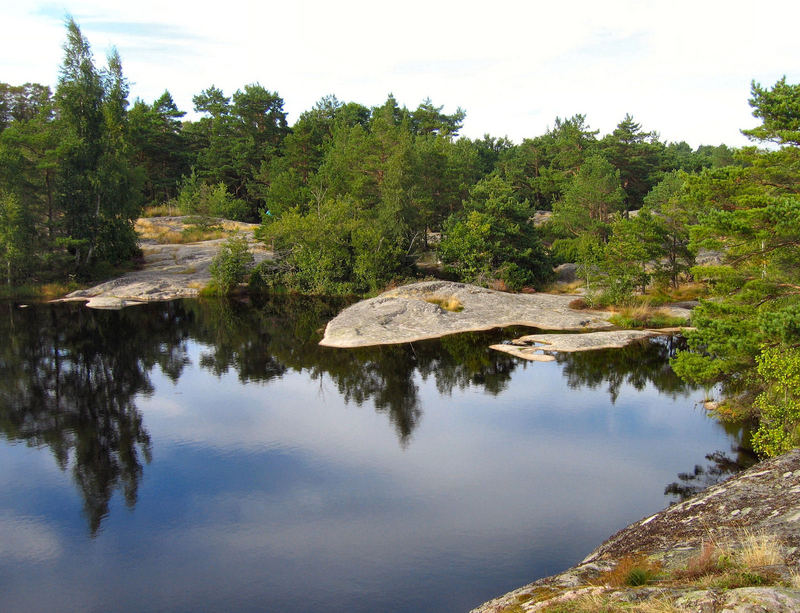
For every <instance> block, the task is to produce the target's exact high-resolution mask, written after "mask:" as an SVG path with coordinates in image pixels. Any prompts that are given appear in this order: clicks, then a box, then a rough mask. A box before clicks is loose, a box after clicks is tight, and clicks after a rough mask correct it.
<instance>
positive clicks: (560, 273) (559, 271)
mask: <svg viewBox="0 0 800 613" xmlns="http://www.w3.org/2000/svg"><path fill="white" fill-rule="evenodd" d="M553 272H554V273H556V280H557V281H560V282H561V283H572V282H573V281H574V280H575V279H577V278H578V267H577V266H576V265H575V264H572V263H569V262H568V263H566V264H559V265H558V266H556V267H555V268H554V269H553Z"/></svg>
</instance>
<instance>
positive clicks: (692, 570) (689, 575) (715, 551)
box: [672, 541, 725, 580]
mask: <svg viewBox="0 0 800 613" xmlns="http://www.w3.org/2000/svg"><path fill="white" fill-rule="evenodd" d="M724 556H725V553H724V552H723V551H722V550H721V549H720V548H719V547H718V546H717V544H716V543H714V542H713V541H707V542H705V543H703V545H702V546H701V548H700V551H699V552H698V554H697V555H696V556H693V557H692V558H690V559H689V562H688V563H687V564H686V569H684V570H676V571H674V572H673V573H672V574H673V576H674V577H675V578H676V579H688V580H693V579H699V578H700V577H704V576H706V575H711V574H714V573H717V572H720V570H721V566H722V564H721V561H722V559H723V557H724Z"/></svg>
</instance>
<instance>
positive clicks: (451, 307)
mask: <svg viewBox="0 0 800 613" xmlns="http://www.w3.org/2000/svg"><path fill="white" fill-rule="evenodd" d="M425 302H430V303H431V304H435V305H436V306H438V307H439V308H442V309H444V310H445V311H450V312H452V313H458V312H459V311H463V310H464V305H463V304H461V301H460V300H459V299H458V298H456V297H455V296H449V297H441V296H428V297H427V298H425Z"/></svg>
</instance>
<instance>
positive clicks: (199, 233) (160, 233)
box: [136, 218, 233, 245]
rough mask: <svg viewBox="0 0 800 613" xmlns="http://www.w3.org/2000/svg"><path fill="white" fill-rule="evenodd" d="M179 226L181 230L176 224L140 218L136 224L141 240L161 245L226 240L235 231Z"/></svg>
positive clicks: (221, 228) (217, 227) (218, 227)
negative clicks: (169, 224)
mask: <svg viewBox="0 0 800 613" xmlns="http://www.w3.org/2000/svg"><path fill="white" fill-rule="evenodd" d="M179 225H180V226H181V229H180V230H178V229H177V228H176V226H175V224H173V225H171V226H168V225H165V224H163V223H158V222H154V221H151V220H150V219H145V218H140V219H139V220H137V222H136V232H137V233H138V234H139V237H140V238H142V239H145V240H152V241H155V242H156V243H158V244H160V245H177V244H185V243H196V242H198V241H207V240H213V239H217V238H226V237H227V236H230V234H231V232H232V231H233V230H228V229H226V228H224V227H220V226H215V227H210V228H199V227H197V226H192V225H183V224H179Z"/></svg>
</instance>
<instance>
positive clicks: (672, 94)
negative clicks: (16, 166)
mask: <svg viewBox="0 0 800 613" xmlns="http://www.w3.org/2000/svg"><path fill="white" fill-rule="evenodd" d="M203 4H204V3H199V2H196V1H193V2H186V1H183V0H169V1H167V0H137V1H136V2H125V3H121V2H116V1H113V0H103V1H99V0H63V1H56V2H38V1H36V0H33V1H31V0H27V1H21V0H13V1H12V0H0V17H1V18H2V22H3V36H2V37H0V81H2V82H6V83H12V84H21V83H24V82H39V83H44V84H47V85H50V86H52V87H54V86H55V84H56V81H57V79H58V67H59V65H60V63H61V61H62V59H63V49H62V47H63V44H64V41H65V39H66V31H65V28H64V20H65V17H66V16H67V15H71V16H72V17H73V18H74V19H75V21H76V22H77V23H78V25H79V26H80V27H81V30H82V32H83V34H84V36H85V37H86V38H87V39H88V40H89V42H90V44H91V45H92V50H93V52H94V54H95V61H96V64H97V65H98V67H100V66H103V65H105V57H106V55H107V53H108V51H109V50H110V49H111V48H112V46H116V48H117V49H118V51H119V53H120V55H121V57H122V62H123V70H124V73H125V75H126V76H127V78H128V79H129V80H130V82H131V100H133V99H135V98H141V99H142V100H144V101H146V102H152V101H154V100H155V99H156V98H158V97H159V96H160V95H161V94H162V93H163V92H164V90H165V89H168V90H169V91H170V93H171V94H172V96H173V98H174V99H175V102H176V103H177V104H178V106H179V108H180V109H181V110H184V111H187V113H188V114H187V117H189V118H192V117H193V116H194V117H196V115H194V113H193V109H192V96H194V95H195V94H197V93H199V92H201V91H202V90H204V89H206V88H207V87H209V86H211V85H215V86H216V87H219V88H221V89H222V90H223V91H224V92H225V93H226V95H231V94H232V93H233V92H234V91H236V90H237V89H240V88H242V87H243V86H244V85H246V84H249V83H260V84H261V85H262V86H264V87H265V88H266V89H268V90H270V91H273V92H277V93H278V94H279V95H280V96H281V97H282V98H283V100H284V110H285V111H286V112H287V113H288V120H289V123H290V125H291V124H292V123H294V121H295V120H296V119H297V118H298V116H299V115H300V113H302V112H303V111H305V110H308V109H310V108H311V107H312V106H313V105H314V103H315V102H316V101H318V100H319V99H320V98H322V97H323V96H325V95H328V94H334V95H335V96H336V97H337V98H338V99H339V100H341V101H345V102H350V101H352V102H358V103H361V104H364V105H366V106H377V105H380V104H382V103H383V102H384V101H385V100H386V98H387V96H388V94H389V93H392V94H393V95H394V96H395V98H396V99H397V100H398V102H399V103H400V104H401V105H405V106H407V107H409V108H411V109H413V108H416V107H417V105H419V104H420V103H421V102H422V101H423V100H425V99H426V98H430V99H431V100H432V102H433V103H434V104H435V105H437V106H443V107H444V109H443V111H444V112H446V113H452V112H454V111H455V110H456V109H457V108H458V107H461V108H463V109H464V110H465V111H466V113H467V116H466V120H465V122H464V127H463V129H462V131H461V134H462V135H464V136H468V137H470V138H479V137H481V136H482V135H484V134H487V133H488V134H491V135H492V136H496V137H500V136H508V137H509V138H511V139H512V140H513V141H515V142H520V141H521V140H522V139H523V138H529V137H535V136H538V135H540V134H543V133H544V132H545V131H546V130H547V129H548V128H549V127H551V126H552V125H553V122H554V120H555V118H556V117H570V116H572V115H574V114H576V113H581V114H583V115H585V116H586V120H587V123H588V124H589V126H590V127H592V128H593V129H596V130H599V131H600V134H601V135H602V134H606V133H608V132H611V131H612V130H613V129H614V127H615V126H616V124H617V123H618V122H619V121H620V120H621V119H622V118H623V117H624V116H625V114H626V113H630V114H631V115H632V116H633V117H634V119H635V120H636V121H638V122H639V123H640V124H641V125H642V128H643V129H644V130H647V131H656V132H658V133H659V135H660V138H661V139H662V140H664V141H667V142H671V141H676V142H677V141H682V140H683V141H686V142H688V143H689V144H690V145H692V146H693V147H697V146H698V145H700V144H712V145H716V144H720V143H725V144H727V145H730V146H741V145H744V144H747V139H746V138H745V137H744V136H742V134H741V133H740V130H741V129H743V128H749V127H753V126H755V125H757V124H758V120H757V119H755V118H753V117H752V114H751V111H752V109H751V108H750V106H749V105H748V98H749V96H750V83H751V81H753V80H755V81H756V82H759V83H761V84H762V85H765V86H771V85H772V84H774V83H775V82H776V81H777V80H778V79H780V78H781V77H782V76H784V75H785V76H786V78H787V80H788V81H789V82H790V83H797V82H800V36H797V24H798V23H800V2H797V0H761V1H760V2H753V1H752V0H746V1H742V0H727V1H723V2H719V1H717V0H693V1H684V0H671V1H666V0H660V1H659V0H636V1H627V0H603V1H597V0H572V1H570V0H561V1H560V2H556V1H553V0H550V1H549V2H540V1H538V0H528V1H515V0H495V1H494V2H485V1H481V2H477V1H474V0H459V1H458V2H455V1H450V0H445V1H440V0H426V1H420V0H406V1H405V2H392V3H385V2H376V1H374V0H369V1H368V0H338V1H335V2H333V1H317V0H293V1H291V2H280V3H279V2H273V1H270V0H262V1H255V0H253V1H249V0H226V1H225V2H216V3H213V4H211V3H209V5H208V6H210V7H212V8H210V9H209V8H204V7H203Z"/></svg>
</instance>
